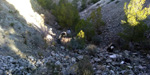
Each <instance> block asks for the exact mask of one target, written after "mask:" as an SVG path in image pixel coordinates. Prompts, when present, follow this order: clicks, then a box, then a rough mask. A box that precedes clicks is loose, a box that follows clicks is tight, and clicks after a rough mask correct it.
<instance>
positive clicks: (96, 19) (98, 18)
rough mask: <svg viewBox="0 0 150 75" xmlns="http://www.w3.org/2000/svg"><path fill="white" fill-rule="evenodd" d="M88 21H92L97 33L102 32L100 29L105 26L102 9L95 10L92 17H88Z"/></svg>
mask: <svg viewBox="0 0 150 75" xmlns="http://www.w3.org/2000/svg"><path fill="white" fill-rule="evenodd" d="M88 20H90V21H91V23H92V24H93V25H94V28H95V29H96V31H100V30H99V28H100V27H101V26H104V25H105V23H104V22H103V21H102V14H101V7H99V8H97V9H96V10H94V11H93V12H92V13H91V14H90V17H88Z"/></svg>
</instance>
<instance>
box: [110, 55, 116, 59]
mask: <svg viewBox="0 0 150 75" xmlns="http://www.w3.org/2000/svg"><path fill="white" fill-rule="evenodd" d="M109 57H110V58H112V59H115V58H117V55H116V54H113V55H110V56H109Z"/></svg>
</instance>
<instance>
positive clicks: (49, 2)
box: [37, 0, 55, 10]
mask: <svg viewBox="0 0 150 75" xmlns="http://www.w3.org/2000/svg"><path fill="white" fill-rule="evenodd" d="M37 1H38V3H39V4H40V5H41V6H42V7H43V8H45V9H48V10H51V9H52V8H54V6H55V4H54V2H53V0H37Z"/></svg>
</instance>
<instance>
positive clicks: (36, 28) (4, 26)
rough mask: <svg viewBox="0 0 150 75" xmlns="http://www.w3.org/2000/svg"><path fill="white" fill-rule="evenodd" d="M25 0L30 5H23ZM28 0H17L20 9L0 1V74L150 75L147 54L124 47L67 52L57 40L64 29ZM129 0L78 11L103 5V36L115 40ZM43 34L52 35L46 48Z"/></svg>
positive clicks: (106, 0) (10, 0)
mask: <svg viewBox="0 0 150 75" xmlns="http://www.w3.org/2000/svg"><path fill="white" fill-rule="evenodd" d="M26 1H27V4H29V6H30V7H29V8H28V7H24V4H26V3H25V2H26ZM26 1H25V2H22V1H19V0H18V2H20V3H18V4H20V7H17V6H15V5H16V4H15V3H14V1H13V0H0V39H1V40H0V75H54V74H56V75H79V73H80V72H83V71H85V70H86V71H87V72H93V74H94V75H150V61H149V60H150V53H149V52H146V51H145V52H143V51H131V50H120V49H114V50H113V52H108V51H107V50H106V49H105V48H103V47H102V46H101V45H98V46H97V47H95V48H94V51H89V50H88V49H85V50H84V49H83V50H79V49H77V50H72V49H70V50H69V49H67V48H65V47H64V46H62V45H60V44H57V43H56V42H55V41H56V38H57V36H59V34H60V31H59V30H57V26H58V25H57V23H55V22H54V21H53V20H54V19H53V18H54V17H53V16H52V15H51V14H50V13H48V12H47V11H45V10H43V9H41V8H40V7H39V5H38V4H37V3H36V2H35V1H36V0H26ZM116 1H119V2H118V3H116ZM126 1H127V2H128V1H129V0H114V1H112V0H101V1H99V2H97V3H96V4H94V5H92V6H91V7H88V8H87V9H85V10H84V11H83V12H81V13H80V15H81V18H84V17H85V16H87V15H88V14H89V11H92V10H94V9H95V8H97V7H98V6H102V14H103V20H104V21H105V22H106V28H105V30H104V33H103V34H102V37H101V39H103V40H102V41H103V44H105V45H107V44H108V43H110V40H113V39H114V38H116V36H115V35H116V33H117V32H118V31H119V29H120V27H121V26H120V20H121V19H123V16H124V13H123V4H124V2H126ZM106 5H107V6H106ZM21 6H23V8H21ZM31 7H32V8H31ZM25 8H26V9H25ZM111 8H113V9H114V8H116V9H115V10H111ZM21 9H23V10H21ZM24 11H28V12H31V13H27V14H26V13H24ZM108 11H109V12H108ZM41 13H44V15H45V16H46V17H44V16H42V15H43V14H41ZM118 13H119V14H118ZM108 14H111V15H108ZM47 17H49V18H47ZM116 17H117V18H116ZM28 18H30V19H29V20H28ZM43 21H45V22H46V23H45V25H43V23H44V22H43ZM54 23H55V24H54ZM58 28H59V26H58ZM53 32H54V33H53ZM45 33H46V34H49V35H47V36H46V37H47V38H46V39H49V41H51V44H50V45H49V46H48V47H47V46H46V44H45V41H44V40H43V35H42V34H45ZM46 34H45V35H46ZM55 34H56V35H55ZM114 36H115V37H114ZM112 37H113V38H112ZM51 39H53V40H51ZM104 47H105V46H104ZM80 63H81V65H82V66H81V65H80ZM90 65H91V66H90ZM92 69H93V71H92Z"/></svg>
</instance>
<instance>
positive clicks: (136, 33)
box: [119, 22, 149, 42]
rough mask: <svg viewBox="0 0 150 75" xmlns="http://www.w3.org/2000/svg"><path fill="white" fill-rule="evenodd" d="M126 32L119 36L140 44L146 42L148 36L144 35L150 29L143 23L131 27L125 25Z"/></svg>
mask: <svg viewBox="0 0 150 75" xmlns="http://www.w3.org/2000/svg"><path fill="white" fill-rule="evenodd" d="M123 27H124V31H123V32H122V33H119V35H120V36H121V37H122V38H123V39H125V40H126V41H130V42H140V41H144V40H146V36H145V35H144V34H145V32H146V31H147V30H149V27H148V26H147V25H146V24H144V23H143V22H141V23H139V24H138V25H136V26H131V25H129V24H128V23H126V24H123Z"/></svg>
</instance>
